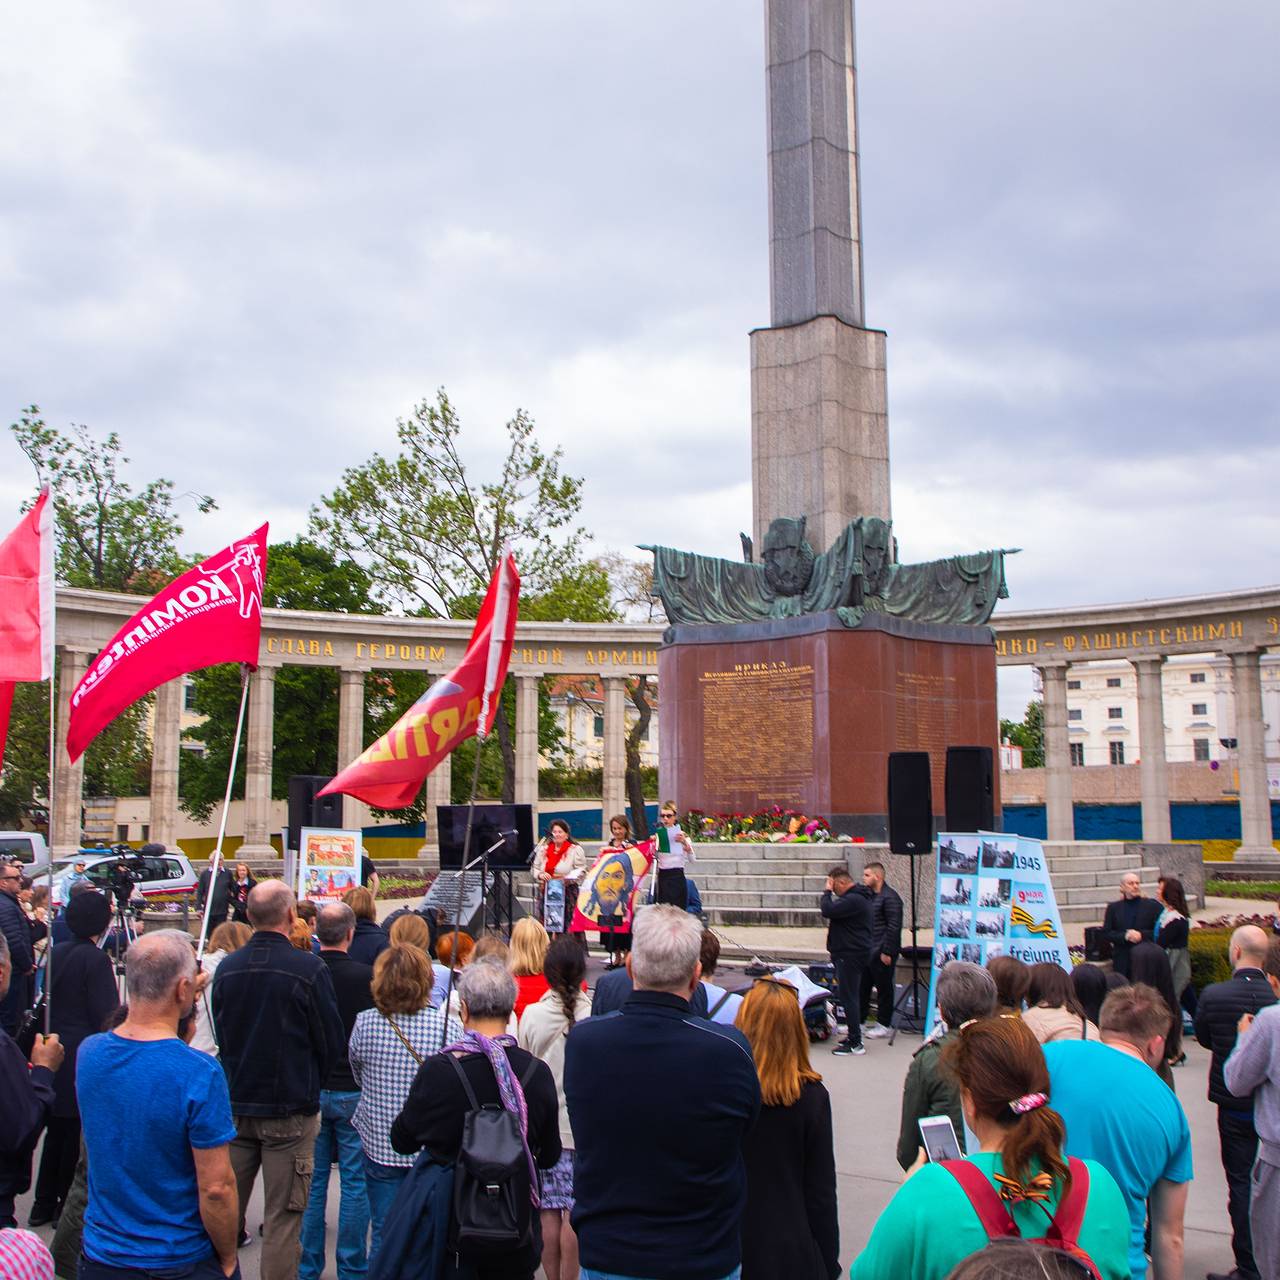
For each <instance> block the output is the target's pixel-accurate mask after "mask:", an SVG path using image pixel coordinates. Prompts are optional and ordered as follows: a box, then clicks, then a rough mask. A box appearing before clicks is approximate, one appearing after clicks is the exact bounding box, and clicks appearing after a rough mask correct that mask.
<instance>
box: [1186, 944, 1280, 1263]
mask: <svg viewBox="0 0 1280 1280" xmlns="http://www.w3.org/2000/svg"><path fill="white" fill-rule="evenodd" d="M1267 943H1268V938H1267V935H1266V934H1265V933H1264V932H1263V931H1262V930H1261V929H1259V928H1258V927H1257V925H1252V924H1248V925H1242V926H1241V927H1240V928H1239V929H1237V930H1236V931H1235V932H1234V933H1233V934H1232V935H1231V941H1230V943H1229V944H1228V947H1227V958H1228V960H1230V962H1231V977H1230V978H1228V979H1227V981H1226V982H1215V983H1213V985H1212V986H1208V987H1205V989H1204V990H1203V991H1202V992H1201V993H1200V1000H1199V1003H1198V1004H1197V1005H1196V1039H1197V1040H1198V1041H1199V1042H1200V1043H1201V1044H1202V1045H1204V1047H1205V1048H1206V1049H1209V1050H1210V1051H1211V1052H1212V1053H1213V1060H1212V1062H1210V1064H1209V1101H1210V1102H1214V1103H1216V1104H1217V1106H1218V1142H1219V1148H1220V1150H1221V1153H1222V1168H1223V1170H1224V1171H1225V1173H1226V1175H1227V1210H1228V1212H1229V1213H1230V1215H1231V1248H1232V1252H1233V1253H1234V1255H1235V1269H1234V1271H1233V1272H1231V1273H1229V1274H1231V1275H1233V1276H1234V1275H1240V1276H1243V1277H1247V1278H1248V1280H1252V1278H1253V1277H1254V1276H1256V1275H1257V1274H1258V1269H1257V1266H1256V1265H1255V1263H1254V1257H1253V1237H1252V1232H1251V1231H1250V1227H1249V1198H1250V1194H1251V1186H1250V1183H1251V1179H1252V1176H1253V1164H1254V1161H1255V1160H1256V1158H1257V1155H1258V1133H1257V1130H1256V1129H1255V1128H1254V1124H1253V1091H1252V1090H1249V1091H1248V1092H1247V1093H1244V1094H1236V1093H1233V1092H1232V1091H1231V1089H1230V1088H1228V1086H1227V1082H1226V1080H1225V1079H1224V1077H1223V1066H1224V1064H1225V1063H1226V1061H1227V1059H1228V1058H1229V1057H1230V1056H1231V1052H1232V1050H1233V1049H1234V1048H1235V1047H1236V1037H1237V1036H1238V1034H1239V1031H1238V1028H1239V1024H1240V1019H1241V1018H1242V1017H1244V1015H1245V1014H1257V1013H1259V1012H1261V1011H1262V1010H1263V1009H1266V1008H1268V1007H1270V1006H1271V1005H1273V1004H1275V1003H1276V997H1275V993H1274V992H1273V991H1272V990H1271V984H1270V983H1268V982H1267V975H1266V974H1265V973H1264V972H1263V965H1264V964H1265V963H1266V959H1267ZM1210 1274H1211V1275H1212V1274H1213V1273H1212V1272H1211V1273H1210Z"/></svg>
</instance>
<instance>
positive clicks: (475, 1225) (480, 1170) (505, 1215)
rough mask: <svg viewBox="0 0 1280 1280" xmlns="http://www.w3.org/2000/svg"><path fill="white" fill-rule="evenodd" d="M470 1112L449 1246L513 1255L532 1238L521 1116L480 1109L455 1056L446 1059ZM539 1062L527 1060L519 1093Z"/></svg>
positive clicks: (474, 1253)
mask: <svg viewBox="0 0 1280 1280" xmlns="http://www.w3.org/2000/svg"><path fill="white" fill-rule="evenodd" d="M445 1057H446V1058H448V1060H449V1062H450V1063H451V1064H452V1066H453V1069H454V1071H456V1072H457V1073H458V1079H459V1080H460V1081H461V1082H462V1088H463V1090H464V1091H465V1092H466V1095H467V1101H468V1103H470V1110H469V1111H468V1112H467V1115H466V1118H465V1119H464V1120H463V1122H462V1145H461V1146H460V1147H459V1148H458V1160H457V1164H456V1166H455V1168H454V1174H453V1224H452V1240H451V1242H450V1243H451V1246H452V1248H454V1249H455V1250H456V1251H457V1252H458V1253H462V1254H466V1255H467V1256H469V1257H472V1258H480V1259H483V1258H493V1257H498V1256H501V1255H503V1254H508V1253H511V1252H512V1251H514V1250H516V1249H519V1248H520V1247H521V1246H522V1245H525V1244H528V1243H529V1241H530V1240H531V1239H532V1237H533V1197H532V1191H533V1186H532V1184H531V1182H530V1179H529V1157H528V1155H527V1153H526V1151H525V1145H524V1142H523V1141H522V1139H521V1136H520V1117H519V1116H517V1115H515V1114H514V1113H512V1112H510V1111H508V1110H506V1108H505V1107H503V1106H501V1105H497V1106H495V1105H493V1104H489V1105H487V1106H483V1107H482V1106H481V1105H480V1103H479V1102H478V1101H477V1100H476V1095H475V1091H474V1090H473V1089H472V1088H471V1082H470V1081H469V1080H468V1079H467V1074H466V1072H465V1071H463V1069H462V1067H461V1065H460V1064H459V1062H458V1059H457V1057H456V1056H455V1055H454V1054H452V1053H449V1054H446V1055H445ZM537 1066H538V1059H537V1058H534V1059H532V1061H530V1063H529V1066H528V1068H527V1069H526V1070H525V1073H524V1075H523V1076H521V1077H520V1088H521V1089H523V1088H524V1087H525V1085H526V1084H528V1082H529V1080H530V1078H531V1077H532V1075H533V1073H534V1071H535V1070H536V1069H537Z"/></svg>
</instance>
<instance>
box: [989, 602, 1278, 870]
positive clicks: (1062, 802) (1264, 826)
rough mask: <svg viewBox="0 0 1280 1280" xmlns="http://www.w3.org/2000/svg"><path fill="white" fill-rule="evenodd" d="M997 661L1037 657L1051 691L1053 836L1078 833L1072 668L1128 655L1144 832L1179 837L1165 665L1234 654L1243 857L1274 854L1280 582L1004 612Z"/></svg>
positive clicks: (1048, 739) (1161, 840) (1047, 741)
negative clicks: (1267, 675) (1270, 727)
mask: <svg viewBox="0 0 1280 1280" xmlns="http://www.w3.org/2000/svg"><path fill="white" fill-rule="evenodd" d="M991 625H992V627H993V629H994V630H995V632H996V661H997V662H998V663H1000V664H1001V665H1005V666H1014V665H1034V666H1035V667H1037V668H1038V670H1039V672H1040V678H1041V682H1042V685H1043V689H1044V747H1045V811H1046V814H1045V816H1046V824H1047V835H1048V838H1049V839H1050V840H1066V841H1070V840H1073V839H1074V838H1075V819H1074V813H1073V809H1072V796H1071V778H1072V768H1071V748H1070V745H1069V731H1068V720H1067V674H1068V671H1069V670H1070V669H1071V668H1072V666H1073V664H1079V663H1083V662H1089V661H1096V660H1103V659H1106V660H1115V659H1118V658H1122V659H1124V660H1126V661H1128V662H1129V663H1131V664H1132V666H1133V668H1134V671H1135V673H1136V676H1137V686H1138V736H1139V743H1140V750H1141V755H1140V757H1139V764H1140V772H1139V778H1140V783H1141V791H1142V838H1143V840H1144V841H1146V842H1148V843H1152V844H1165V843H1168V841H1169V840H1170V838H1171V832H1170V816H1169V778H1168V770H1167V768H1166V758H1165V721H1164V688H1163V683H1162V679H1161V676H1162V671H1163V668H1164V663H1165V661H1166V659H1167V658H1169V657H1171V656H1173V655H1174V654H1204V653H1221V654H1224V655H1226V656H1227V657H1228V658H1229V659H1230V661H1231V676H1232V687H1233V692H1234V697H1235V715H1236V738H1237V753H1238V755H1237V758H1238V762H1239V778H1240V827H1241V832H1240V834H1241V847H1240V850H1239V852H1238V853H1237V855H1236V856H1237V858H1240V859H1242V860H1243V859H1274V858H1276V856H1277V855H1276V851H1275V848H1274V846H1273V845H1272V834H1271V800H1270V797H1269V795H1268V791H1267V762H1266V754H1265V753H1266V744H1265V736H1266V735H1265V725H1264V721H1263V706H1262V682H1261V669H1260V661H1261V657H1262V654H1263V653H1264V652H1265V651H1266V650H1267V649H1268V648H1271V647H1273V646H1275V645H1280V588H1275V587H1270V588H1258V589H1256V590H1252V591H1242V592H1232V593H1229V594H1223V595H1216V596H1199V597H1190V598H1185V599H1180V600H1156V601H1145V602H1141V603H1138V604H1131V605H1110V606H1103V607H1098V608H1089V609H1070V610H1061V611H1044V612H1037V613H1006V614H1003V615H1001V616H999V617H997V618H995V619H993V620H992V624H991Z"/></svg>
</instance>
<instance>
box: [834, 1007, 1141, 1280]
mask: <svg viewBox="0 0 1280 1280" xmlns="http://www.w3.org/2000/svg"><path fill="white" fill-rule="evenodd" d="M943 1064H944V1066H945V1067H946V1068H947V1069H948V1070H950V1071H951V1072H952V1073H953V1074H954V1075H955V1078H956V1081H957V1083H958V1085H959V1087H960V1104H961V1108H962V1109H963V1111H964V1117H965V1122H966V1123H967V1124H968V1126H969V1128H970V1129H972V1130H973V1132H974V1134H975V1135H976V1136H977V1139H978V1142H979V1146H980V1150H978V1151H977V1152H975V1153H973V1154H971V1155H970V1156H969V1157H968V1158H967V1159H965V1160H956V1161H946V1162H944V1163H943V1164H926V1165H924V1166H922V1167H919V1168H918V1169H917V1170H916V1172H915V1173H914V1174H909V1175H908V1179H907V1181H906V1183H904V1184H903V1186H902V1187H901V1188H900V1189H899V1191H898V1193H897V1195H895V1196H894V1197H893V1199H892V1200H891V1201H890V1202H889V1205H888V1207H887V1208H886V1209H885V1210H884V1212H883V1213H882V1214H881V1215H880V1217H879V1219H878V1221H877V1222H876V1225H875V1228H874V1230H873V1231H872V1233H871V1239H870V1240H869V1241H868V1242H867V1247H866V1248H865V1249H864V1250H863V1251H862V1253H861V1254H860V1255H859V1256H858V1259H857V1261H855V1262H854V1264H853V1269H852V1271H851V1276H852V1280H899V1278H900V1277H904V1276H910V1277H912V1280H943V1278H944V1277H945V1276H946V1275H947V1273H948V1272H949V1271H950V1270H951V1269H952V1268H953V1267H954V1266H955V1265H956V1264H957V1263H958V1262H960V1261H961V1260H962V1259H964V1258H967V1257H968V1256H969V1255H970V1254H972V1253H976V1252H978V1250H980V1249H983V1248H985V1247H986V1245H987V1243H988V1240H989V1239H990V1236H989V1234H988V1231H987V1228H986V1227H985V1226H984V1225H983V1220H982V1219H981V1218H980V1217H979V1214H978V1209H977V1208H975V1203H977V1202H981V1203H983V1204H984V1205H985V1206H986V1208H987V1209H988V1210H989V1211H990V1212H991V1213H992V1214H993V1215H994V1216H996V1217H999V1216H1000V1215H1001V1214H1007V1216H1008V1217H1010V1218H1012V1220H1013V1225H1014V1226H1015V1227H1016V1229H1017V1231H1018V1233H1019V1234H1020V1235H1021V1236H1022V1237H1023V1238H1024V1239H1028V1240H1039V1239H1044V1238H1048V1237H1051V1235H1052V1233H1053V1231H1054V1228H1055V1219H1056V1215H1057V1214H1058V1210H1059V1209H1060V1208H1063V1209H1064V1212H1063V1214H1062V1217H1061V1219H1057V1220H1056V1226H1057V1227H1058V1228H1061V1229H1062V1230H1063V1232H1064V1234H1067V1235H1070V1234H1071V1233H1070V1231H1069V1230H1068V1229H1067V1223H1066V1219H1067V1218H1068V1217H1069V1216H1070V1210H1071V1209H1072V1208H1074V1202H1075V1201H1076V1200H1077V1199H1078V1198H1079V1197H1080V1196H1081V1195H1082V1193H1087V1194H1085V1198H1084V1214H1083V1218H1082V1220H1081V1222H1080V1226H1079V1229H1078V1231H1076V1232H1075V1233H1074V1241H1073V1242H1070V1243H1073V1244H1074V1246H1075V1247H1076V1249H1078V1251H1079V1253H1080V1254H1083V1255H1085V1256H1086V1257H1087V1258H1088V1259H1089V1260H1090V1261H1091V1263H1092V1266H1093V1267H1094V1268H1096V1271H1097V1274H1098V1275H1099V1276H1101V1277H1102V1278H1103V1280H1129V1277H1130V1274H1131V1273H1130V1269H1129V1252H1128V1243H1127V1242H1128V1229H1129V1214H1128V1210H1127V1209H1126V1207H1125V1202H1124V1197H1123V1196H1122V1195H1121V1194H1120V1189H1119V1187H1117V1186H1116V1183H1115V1180H1114V1179H1113V1178H1112V1176H1111V1175H1110V1174H1109V1173H1108V1172H1107V1171H1106V1170H1105V1169H1104V1168H1103V1167H1102V1166H1101V1165H1099V1164H1096V1163H1094V1162H1093V1161H1092V1160H1083V1161H1072V1162H1071V1164H1070V1166H1068V1162H1067V1158H1066V1156H1065V1155H1064V1154H1063V1150H1062V1146H1063V1142H1064V1140H1065V1136H1066V1129H1065V1126H1064V1125H1063V1123H1062V1117H1061V1116H1059V1115H1058V1113H1057V1112H1056V1111H1054V1110H1053V1109H1052V1108H1051V1106H1050V1105H1049V1070H1048V1068H1047V1067H1046V1065H1045V1060H1044V1053H1043V1051H1042V1050H1041V1048H1040V1045H1039V1043H1038V1042H1037V1040H1036V1038H1035V1036H1034V1035H1033V1034H1032V1033H1031V1031H1030V1030H1029V1029H1028V1028H1027V1027H1026V1026H1024V1025H1023V1023H1022V1021H1021V1020H1020V1019H1017V1018H1008V1017H1000V1018H987V1019H984V1020H983V1021H981V1022H974V1023H971V1024H970V1025H969V1026H967V1027H965V1028H964V1030H962V1031H961V1032H960V1034H959V1035H958V1036H957V1037H956V1039H955V1041H954V1042H953V1043H952V1044H951V1045H949V1046H948V1047H947V1049H946V1051H945V1052H944V1054H943ZM970 1182H972V1183H973V1184H974V1185H973V1186H972V1187H967V1186H966V1184H968V1183H970ZM1073 1187H1074V1191H1073ZM988 1201H990V1202H991V1204H987V1202H988ZM1064 1201H1066V1204H1065V1205H1064ZM992 1206H994V1207H992ZM1068 1251H1070V1250H1068Z"/></svg>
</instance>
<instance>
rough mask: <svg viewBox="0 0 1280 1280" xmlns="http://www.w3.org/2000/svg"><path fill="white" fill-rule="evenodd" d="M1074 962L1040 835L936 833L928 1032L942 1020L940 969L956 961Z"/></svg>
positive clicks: (1065, 967) (979, 962) (1066, 967)
mask: <svg viewBox="0 0 1280 1280" xmlns="http://www.w3.org/2000/svg"><path fill="white" fill-rule="evenodd" d="M999 955H1007V956H1014V957H1016V958H1017V959H1019V960H1021V961H1022V962H1023V963H1024V964H1042V963H1048V964H1058V965H1061V966H1062V967H1063V968H1064V969H1066V970H1068V971H1069V970H1070V969H1071V955H1070V953H1069V952H1068V950H1067V940H1066V938H1065V937H1064V936H1063V933H1062V917H1061V915H1060V913H1059V911H1058V900H1057V897H1056V895H1055V894H1054V892H1053V882H1052V880H1051V879H1050V878H1049V864H1048V861H1047V860H1046V858H1045V853H1044V848H1043V846H1042V845H1041V843H1040V841H1039V840H1028V839H1026V838H1025V837H1023V836H1013V835H1001V834H999V833H997V832H992V831H978V832H963V833H955V834H952V833H947V832H942V833H940V834H939V836H938V875H937V891H936V893H935V895H934V909H933V964H932V966H931V967H930V973H929V1013H928V1019H927V1021H926V1023H925V1035H926V1036H928V1035H930V1034H932V1032H933V1028H934V1025H935V1023H936V1022H937V1020H938V1005H937V1000H938V975H939V974H940V973H941V972H942V969H943V967H944V966H945V965H947V964H949V963H950V962H951V961H952V960H969V961H971V962H972V963H974V964H981V965H985V964H986V963H987V961H988V960H989V959H991V957H992V956H999Z"/></svg>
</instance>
